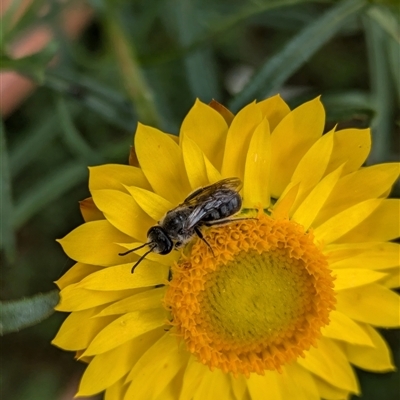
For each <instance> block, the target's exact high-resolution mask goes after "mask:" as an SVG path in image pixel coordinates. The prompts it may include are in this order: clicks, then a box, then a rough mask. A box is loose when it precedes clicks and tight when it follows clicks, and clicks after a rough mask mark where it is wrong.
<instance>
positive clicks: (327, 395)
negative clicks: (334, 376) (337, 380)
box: [314, 376, 350, 400]
mask: <svg viewBox="0 0 400 400" xmlns="http://www.w3.org/2000/svg"><path fill="white" fill-rule="evenodd" d="M314 382H315V384H316V386H317V388H318V392H319V394H320V397H321V398H322V399H329V400H348V399H350V393H349V391H348V390H343V389H339V388H338V387H336V386H332V385H330V384H329V383H328V382H326V381H324V380H323V379H320V378H318V376H314Z"/></svg>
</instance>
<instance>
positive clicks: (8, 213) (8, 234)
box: [0, 121, 15, 262]
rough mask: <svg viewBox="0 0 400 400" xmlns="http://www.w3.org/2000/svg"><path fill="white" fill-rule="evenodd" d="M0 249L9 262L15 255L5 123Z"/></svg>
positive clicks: (0, 152) (0, 137)
mask: <svg viewBox="0 0 400 400" xmlns="http://www.w3.org/2000/svg"><path fill="white" fill-rule="evenodd" d="M0 171H1V177H0V179H1V184H0V221H1V223H0V249H4V251H5V255H6V257H7V259H8V261H9V262H12V260H13V259H14V257H15V235H14V229H13V226H12V220H13V214H14V207H13V201H12V195H11V177H10V168H9V159H8V153H7V143H6V135H5V131H4V124H3V121H1V125H0Z"/></svg>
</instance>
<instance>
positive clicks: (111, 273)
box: [77, 260, 169, 291]
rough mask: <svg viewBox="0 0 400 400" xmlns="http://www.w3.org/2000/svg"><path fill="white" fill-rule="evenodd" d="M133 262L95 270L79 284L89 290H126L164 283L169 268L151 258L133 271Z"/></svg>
mask: <svg viewBox="0 0 400 400" xmlns="http://www.w3.org/2000/svg"><path fill="white" fill-rule="evenodd" d="M132 265H133V263H129V264H123V265H117V266H114V267H113V268H104V269H102V270H101V271H98V272H95V273H93V274H91V275H89V276H88V277H86V278H85V279H83V280H82V281H81V282H79V283H78V284H77V285H78V286H79V287H81V288H83V289H89V290H105V291H107V290H124V289H134V288H139V287H148V286H155V285H160V284H164V283H165V281H166V280H167V279H168V271H169V268H168V267H167V266H164V265H161V264H158V263H155V262H153V261H150V260H143V261H142V262H141V263H140V264H139V266H138V267H137V268H136V269H135V273H134V274H132V273H131V269H132Z"/></svg>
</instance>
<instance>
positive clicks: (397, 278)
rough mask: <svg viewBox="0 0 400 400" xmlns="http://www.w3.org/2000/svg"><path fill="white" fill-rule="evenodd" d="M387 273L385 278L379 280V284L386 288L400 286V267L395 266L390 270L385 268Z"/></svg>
mask: <svg viewBox="0 0 400 400" xmlns="http://www.w3.org/2000/svg"><path fill="white" fill-rule="evenodd" d="M385 272H386V273H387V276H386V278H383V279H382V281H381V282H380V284H381V285H383V286H385V287H386V288H388V289H397V288H399V287H400V268H399V267H396V268H393V269H390V270H385Z"/></svg>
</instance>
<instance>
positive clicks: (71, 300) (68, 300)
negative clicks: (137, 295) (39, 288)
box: [55, 283, 134, 311]
mask: <svg viewBox="0 0 400 400" xmlns="http://www.w3.org/2000/svg"><path fill="white" fill-rule="evenodd" d="M78 285H79V283H78V284H76V283H75V284H73V285H69V286H67V287H66V288H65V289H63V290H62V291H61V292H60V298H61V302H60V304H58V305H57V307H55V309H56V310H58V311H81V310H86V309H88V308H92V307H96V306H100V305H102V304H107V303H110V302H112V301H117V300H120V299H121V298H125V297H127V296H131V295H132V294H133V293H134V291H133V290H119V291H97V290H87V289H82V288H81V287H79V286H78Z"/></svg>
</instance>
